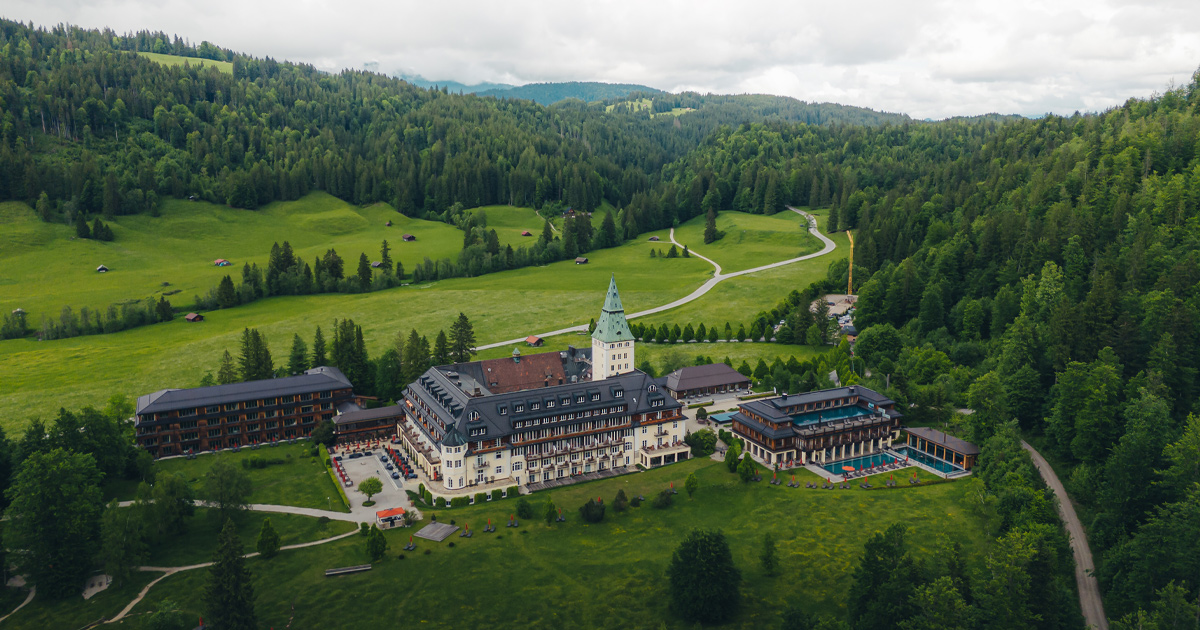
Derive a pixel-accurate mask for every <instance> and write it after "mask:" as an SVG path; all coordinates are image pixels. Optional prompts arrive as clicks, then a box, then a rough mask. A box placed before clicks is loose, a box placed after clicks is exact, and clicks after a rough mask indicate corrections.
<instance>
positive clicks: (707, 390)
mask: <svg viewBox="0 0 1200 630" xmlns="http://www.w3.org/2000/svg"><path fill="white" fill-rule="evenodd" d="M748 389H750V378H749V377H747V376H743V375H742V373H741V372H738V371H737V370H735V369H733V368H731V367H729V366H728V365H725V364H724V363H711V364H709V365H696V366H691V367H683V368H679V369H678V370H675V371H674V372H671V373H670V374H668V375H667V391H668V392H670V394H671V395H672V396H674V397H675V398H676V399H677V400H682V399H684V398H692V397H695V396H710V395H712V394H724V393H728V392H736V391H740V390H748Z"/></svg>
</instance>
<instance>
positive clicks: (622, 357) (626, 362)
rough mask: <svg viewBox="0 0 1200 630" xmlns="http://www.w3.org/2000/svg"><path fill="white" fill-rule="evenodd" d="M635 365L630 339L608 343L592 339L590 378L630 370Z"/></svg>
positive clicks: (596, 379)
mask: <svg viewBox="0 0 1200 630" xmlns="http://www.w3.org/2000/svg"><path fill="white" fill-rule="evenodd" d="M635 365H636V363H635V362H634V351H633V342H632V341H614V342H611V343H610V342H604V341H600V340H599V339H595V338H593V339H592V380H594V381H599V380H603V379H606V378H608V377H610V376H617V375H618V374H624V373H626V372H632V371H633V369H634V366H635Z"/></svg>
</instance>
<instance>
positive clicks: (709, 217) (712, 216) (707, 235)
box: [704, 210, 721, 245]
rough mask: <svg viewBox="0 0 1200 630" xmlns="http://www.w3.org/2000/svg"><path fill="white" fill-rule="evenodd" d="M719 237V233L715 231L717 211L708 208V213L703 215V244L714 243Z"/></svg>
mask: <svg viewBox="0 0 1200 630" xmlns="http://www.w3.org/2000/svg"><path fill="white" fill-rule="evenodd" d="M720 238H721V233H720V232H718V231H717V211H716V210H709V211H708V214H706V215H704V244H705V245H708V244H709V243H714V242H716V241H717V240H718V239H720Z"/></svg>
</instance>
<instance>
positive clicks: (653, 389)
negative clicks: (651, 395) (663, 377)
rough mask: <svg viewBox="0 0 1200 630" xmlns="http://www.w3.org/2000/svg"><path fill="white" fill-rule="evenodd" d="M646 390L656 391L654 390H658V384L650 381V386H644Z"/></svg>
mask: <svg viewBox="0 0 1200 630" xmlns="http://www.w3.org/2000/svg"><path fill="white" fill-rule="evenodd" d="M646 391H648V392H656V391H658V386H657V385H655V384H653V383H651V384H650V387H647V388H646Z"/></svg>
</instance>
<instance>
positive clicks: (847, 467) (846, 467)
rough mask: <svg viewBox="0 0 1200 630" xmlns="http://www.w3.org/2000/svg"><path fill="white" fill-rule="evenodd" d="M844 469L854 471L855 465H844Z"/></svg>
mask: <svg viewBox="0 0 1200 630" xmlns="http://www.w3.org/2000/svg"><path fill="white" fill-rule="evenodd" d="M842 470H844V471H846V472H853V471H854V467H853V466H842Z"/></svg>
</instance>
